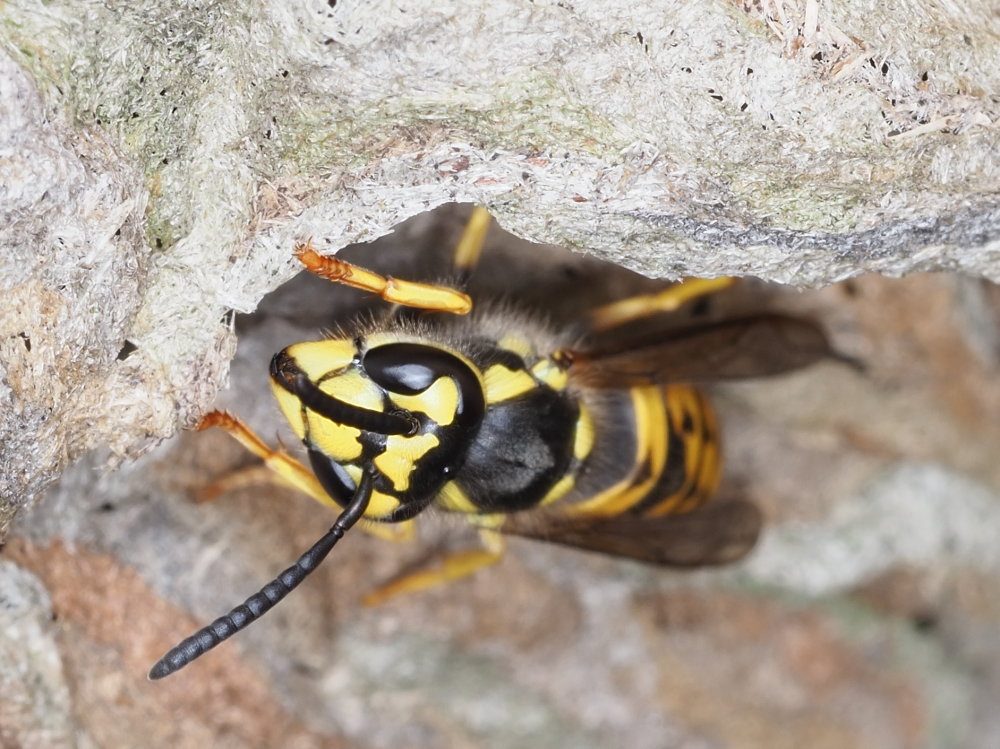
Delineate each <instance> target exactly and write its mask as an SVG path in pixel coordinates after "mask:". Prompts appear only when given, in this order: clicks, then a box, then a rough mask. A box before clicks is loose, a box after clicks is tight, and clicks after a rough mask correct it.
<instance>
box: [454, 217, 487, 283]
mask: <svg viewBox="0 0 1000 749" xmlns="http://www.w3.org/2000/svg"><path fill="white" fill-rule="evenodd" d="M491 221H492V218H490V214H489V211H487V210H486V209H485V208H483V207H482V206H479V205H477V206H476V207H475V208H473V209H472V215H471V216H469V220H468V222H466V224H465V229H464V231H463V232H462V237H461V238H460V239H459V240H458V244H456V245H455V254H454V256H453V257H452V262H451V264H452V268H453V269H454V271H455V275H456V276H457V277H458V283H459V285H460V286H463V287H464V286H465V284H466V283H467V282H468V280H469V277H470V276H471V275H472V271H473V270H475V268H476V265H477V264H478V263H479V256H480V255H481V254H482V252H483V244H484V242H485V241H486V232H487V231H489V228H490V222H491Z"/></svg>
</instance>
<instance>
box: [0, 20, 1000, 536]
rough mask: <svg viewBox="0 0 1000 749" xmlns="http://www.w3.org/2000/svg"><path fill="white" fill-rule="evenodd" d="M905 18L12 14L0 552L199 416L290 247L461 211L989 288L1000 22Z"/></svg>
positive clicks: (652, 267) (665, 270)
mask: <svg viewBox="0 0 1000 749" xmlns="http://www.w3.org/2000/svg"><path fill="white" fill-rule="evenodd" d="M919 10H920V12H919V13H916V12H908V13H905V14H900V13H896V12H895V11H894V10H892V9H885V8H883V7H882V6H877V5H876V6H871V5H870V4H868V3H863V2H843V3H837V4H836V5H835V6H832V5H831V6H820V5H819V4H818V3H817V2H814V1H813V0H806V1H805V2H800V3H795V2H780V0H779V1H778V2H765V3H763V4H761V5H759V6H758V5H757V4H746V5H740V4H737V3H724V2H717V3H714V4H711V3H658V4H653V5H650V4H649V3H641V2H626V3H617V4H613V5H611V6H609V5H608V4H607V3H598V2H575V3H573V4H572V5H570V4H567V3H554V2H553V3H532V2H527V0H517V1H509V2H503V1H502V0H501V1H500V2H497V1H496V0H492V1H491V2H481V3H480V2H476V3H462V4H460V5H457V6H453V7H450V9H447V10H442V6H440V4H439V3H431V2H411V3H405V4H403V3H395V2H390V1H388V0H385V1H384V2H363V3H362V2H343V1H342V2H338V3H326V2H302V1H300V2H294V3H288V2H272V3H268V2H249V1H248V2H243V3H203V4H199V5H198V6H197V7H194V6H187V7H183V8H182V7H180V6H176V5H173V4H169V3H168V4H163V3H152V2H139V3H134V4H131V5H121V4H118V5H115V6H111V7H108V6H95V5H93V4H91V3H80V2H78V1H75V2H74V1H71V0H66V1H65V2H52V3H47V4H45V6H44V9H42V7H41V6H38V5H37V4H28V6H27V7H21V6H20V5H18V4H17V3H8V4H6V5H4V7H3V10H2V11H0V13H2V16H0V17H2V19H3V25H2V32H0V33H2V34H3V36H4V39H5V42H6V44H5V45H4V52H3V54H4V55H5V57H4V59H3V62H2V66H0V148H2V153H0V169H2V183H0V194H2V197H0V201H2V202H0V208H2V210H3V212H4V223H3V226H2V227H0V236H2V242H3V249H4V252H3V256H2V258H0V262H2V264H3V266H2V270H0V273H2V275H0V278H2V284H3V292H4V301H5V304H4V307H3V311H2V317H0V352H2V353H0V357H2V358H0V365H2V368H3V379H2V381H0V408H2V413H3V425H2V427H0V444H2V446H3V447H2V451H3V452H2V455H0V457H2V465H3V467H4V477H3V482H2V483H0V502H2V505H3V506H2V507H0V531H2V529H3V528H4V527H5V526H6V524H7V522H9V519H10V517H11V515H12V512H13V510H14V509H15V508H16V507H18V506H21V505H23V504H25V503H27V502H28V501H30V500H31V498H32V497H34V496H36V495H37V493H38V492H39V491H40V490H41V489H42V488H43V487H44V486H45V485H46V484H47V483H48V482H50V481H51V480H52V479H54V478H55V477H56V476H57V475H58V473H59V470H60V469H61V468H62V467H63V466H64V465H65V464H66V463H67V462H68V461H71V460H73V459H74V458H75V457H77V456H79V455H80V454H81V452H83V451H85V450H88V449H92V448H94V447H97V446H100V445H109V446H110V447H111V449H112V452H113V453H114V454H116V455H124V454H129V453H135V452H137V451H139V450H141V449H142V448H143V446H145V445H149V444H153V443H155V442H156V441H157V440H159V439H162V438H164V437H166V436H169V435H170V434H171V433H173V432H174V431H175V430H176V429H177V428H178V427H179V426H183V425H187V424H190V423H191V422H192V421H193V420H194V418H196V416H197V415H198V414H199V413H200V412H202V411H203V410H204V409H205V408H207V407H208V406H209V404H210V403H211V402H212V400H213V398H214V396H215V393H216V391H217V389H218V388H219V386H220V384H221V383H222V382H223V381H224V379H225V374H226V371H227V366H228V360H229V358H230V356H231V352H232V348H233V340H232V336H231V334H230V331H229V329H228V327H227V325H226V322H225V320H224V317H225V313H226V311H227V310H229V309H236V310H239V311H248V310H251V309H253V308H254V307H255V306H256V304H257V303H258V301H259V300H260V298H261V297H262V296H263V295H264V294H265V293H267V292H268V291H270V290H271V289H273V288H275V287H276V286H277V285H279V284H280V283H282V282H283V281H285V280H287V279H288V278H289V277H290V276H291V275H292V274H293V273H294V272H295V267H294V263H293V262H292V261H291V260H290V255H289V250H290V247H291V246H292V244H293V242H294V240H295V239H296V238H304V237H308V236H312V237H314V238H315V240H316V244H317V246H318V247H319V248H320V249H322V250H323V251H326V252H332V251H335V250H337V249H339V248H340V247H343V246H345V245H347V244H349V243H352V242H356V241H359V240H365V239H370V238H374V237H377V236H379V235H381V234H383V233H385V232H387V231H389V230H390V228H391V227H392V226H393V225H394V224H396V223H398V222H399V221H401V220H402V219H404V218H406V217H408V216H411V215H413V214H415V213H418V212H420V211H423V210H426V209H429V208H431V207H433V206H436V205H439V204H441V203H444V202H448V201H468V202H480V203H484V204H486V205H488V206H489V207H490V208H491V209H492V210H493V212H494V213H495V214H496V215H497V216H498V217H499V219H500V220H501V222H502V223H503V224H504V226H505V227H506V228H508V229H510V230H512V231H514V232H516V233H518V234H521V235H523V236H526V237H530V238H533V239H537V240H540V241H546V242H551V243H554V244H561V245H566V246H569V247H572V248H575V249H580V250H586V251H590V252H595V253H597V254H600V255H602V256H604V257H606V258H610V259H614V260H616V261H618V262H620V263H622V264H625V265H628V266H631V267H633V268H636V269H638V270H641V271H643V272H646V273H648V274H655V275H659V276H669V277H676V276H680V275H686V274H700V275H719V274H738V275H742V274H751V275H757V276H762V277H765V278H771V279H776V280H781V281H786V282H790V283H797V284H820V283H824V282H830V281H834V280H837V279H841V278H845V277H847V276H850V275H852V274H856V273H860V272H862V271H865V270H874V271H878V272H883V273H889V274H900V273H905V272H908V271H912V270H917V269H961V270H963V271H966V272H969V273H975V274H981V275H984V276H987V277H990V278H993V279H1000V262H998V261H1000V241H998V236H1000V211H998V205H1000V195H998V192H1000V191H998V172H1000V169H998V164H997V161H998V158H1000V156H998V154H1000V149H998V140H1000V139H998V128H997V121H998V117H1000V112H998V110H1000V103H998V100H997V92H998V91H1000V85H998V78H1000V43H998V39H1000V21H998V18H997V16H996V14H995V8H994V4H993V3H992V2H989V1H988V0H979V1H978V2H977V1H975V0H970V1H969V2H965V3H963V4H944V5H927V6H924V7H921V8H920V9H919ZM890 16H891V19H889V20H891V22H887V19H888V18H889V17H890ZM126 341H129V342H130V343H131V344H134V346H135V347H136V350H135V351H134V352H133V353H132V354H131V355H130V356H128V357H127V358H123V359H119V358H118V355H119V352H121V353H122V354H124V353H125V350H123V346H125V342H126Z"/></svg>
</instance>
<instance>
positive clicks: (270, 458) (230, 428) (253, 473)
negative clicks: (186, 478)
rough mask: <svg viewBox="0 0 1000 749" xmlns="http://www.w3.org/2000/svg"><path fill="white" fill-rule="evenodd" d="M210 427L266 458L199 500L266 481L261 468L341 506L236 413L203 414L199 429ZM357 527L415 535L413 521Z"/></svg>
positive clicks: (394, 537) (400, 536) (389, 535)
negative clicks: (233, 414)
mask: <svg viewBox="0 0 1000 749" xmlns="http://www.w3.org/2000/svg"><path fill="white" fill-rule="evenodd" d="M210 427H219V428H220V429H224V430H225V431H226V432H228V433H229V434H230V435H231V436H232V437H233V439H235V440H236V441H237V442H239V443H240V444H241V445H243V446H244V447H245V448H246V449H247V450H249V451H250V452H252V453H253V454H254V455H256V456H257V457H258V458H261V459H262V460H263V461H264V465H263V466H251V467H250V468H246V469H242V470H238V471H235V472H233V473H230V474H228V475H226V476H223V477H222V478H221V479H219V480H218V481H216V482H213V483H212V484H210V485H209V486H208V487H206V488H205V489H204V490H202V491H201V492H199V493H198V500H199V501H202V502H204V501H208V500H211V499H214V498H215V497H217V496H219V495H220V494H222V493H223V492H226V491H230V490H232V489H238V488H242V487H245V486H248V485H250V484H251V483H255V482H258V481H261V480H266V479H263V478H262V476H261V468H266V469H267V470H268V471H270V473H271V477H270V480H271V481H275V482H277V483H279V484H283V485H285V486H290V487H292V488H293V489H298V490H299V491H301V492H303V493H305V494H308V495H309V496H310V497H312V498H313V499H314V500H316V501H317V502H319V503H320V504H322V505H326V506H327V507H332V508H334V509H336V510H341V509H342V508H341V507H340V505H338V504H337V503H336V502H334V501H333V499H332V498H331V497H330V495H329V494H327V493H326V490H325V489H324V488H323V486H322V485H321V484H320V483H319V480H318V479H317V478H316V476H315V475H313V472H312V471H310V470H309V469H308V468H306V467H305V466H304V465H302V464H301V463H300V462H299V461H297V460H296V459H295V458H293V457H292V456H291V455H289V454H288V453H286V452H284V451H282V450H274V449H272V448H271V447H269V446H268V445H267V443H265V442H264V440H262V439H261V438H260V437H258V436H257V435H256V434H254V433H253V430H251V429H250V427H248V426H247V425H246V424H244V423H243V422H242V421H240V420H239V419H237V418H236V417H235V416H232V415H231V414H228V413H226V412H225V411H209V412H208V413H207V414H205V415H204V416H203V417H201V421H199V422H198V429H199V430H202V429H208V428H210ZM358 527H359V528H361V529H362V530H364V531H366V532H367V533H370V534H371V535H373V536H378V537H379V538H384V539H387V540H390V541H402V540H407V539H409V538H412V537H413V534H414V525H413V523H412V522H411V521H404V522H402V523H394V524H392V525H388V524H386V523H375V522H372V521H365V520H362V521H361V522H360V523H359V524H358Z"/></svg>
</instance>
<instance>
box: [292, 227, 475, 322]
mask: <svg viewBox="0 0 1000 749" xmlns="http://www.w3.org/2000/svg"><path fill="white" fill-rule="evenodd" d="M295 257H297V258H298V259H299V261H300V262H301V263H302V264H303V265H304V266H305V267H306V270H308V271H309V272H310V273H315V274H316V275H317V276H320V277H321V278H325V279H326V280H328V281H333V282H334V283H342V284H344V285H346V286H351V287H353V288H355V289H362V290H364V291H370V292H372V293H374V294H378V295H379V296H380V297H382V298H383V299H384V300H385V301H387V302H392V303H393V304H402V305H405V306H407V307H416V308H417V309H425V310H431V311H434V312H451V313H453V314H456V315H466V314H468V313H469V312H470V311H471V310H472V300H471V299H470V298H469V296H468V295H467V294H465V293H463V292H461V291H458V290H456V289H450V288H448V287H447V286H435V285H434V284H428V283H417V282H416V281H403V280H401V279H398V278H393V277H392V276H380V275H379V274H378V273H374V272H372V271H370V270H365V269H364V268H361V267H359V266H357V265H354V264H352V263H348V262H347V261H346V260H340V259H338V258H335V257H325V256H323V255H320V254H319V253H318V252H316V251H315V250H314V249H313V248H312V246H311V245H310V244H309V243H308V242H306V243H305V244H300V245H298V246H297V247H296V248H295Z"/></svg>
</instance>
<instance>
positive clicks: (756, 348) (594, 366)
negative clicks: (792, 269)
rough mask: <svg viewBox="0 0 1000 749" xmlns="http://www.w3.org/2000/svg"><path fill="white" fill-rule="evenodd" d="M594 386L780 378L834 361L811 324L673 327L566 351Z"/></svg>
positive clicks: (749, 320)
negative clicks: (626, 340) (644, 336)
mask: <svg viewBox="0 0 1000 749" xmlns="http://www.w3.org/2000/svg"><path fill="white" fill-rule="evenodd" d="M563 354H564V356H565V358H566V359H567V360H568V362H569V370H570V372H571V374H572V375H573V377H574V378H576V379H577V380H578V381H579V382H581V383H582V384H584V385H588V386H590V387H636V386H641V385H655V384H662V383H667V382H704V381H711V380H722V379H734V378H741V377H762V376H766V375H774V374H780V373H782V372H789V371H791V370H793V369H798V368H800V367H804V366H806V365H809V364H812V363H814V362H816V361H818V360H819V359H822V358H824V357H829V356H834V354H833V352H832V351H831V349H830V345H829V343H828V342H827V339H826V335H825V334H824V333H823V330H822V329H821V328H820V327H819V326H817V325H816V324H814V323H812V322H809V321H808V320H802V319H799V318H796V317H788V316H786V315H777V314H763V315H754V316H751V317H745V318H739V319H735V320H723V321H721V322H714V323H707V324H704V325H699V326H693V327H683V328H674V329H668V330H665V331H661V332H660V333H659V334H657V335H655V336H652V337H650V338H647V339H646V340H642V341H632V342H629V343H627V344H620V345H619V344H610V345H604V346H599V347H595V348H592V349H590V350H587V349H583V350H579V351H577V350H568V351H565V352H563Z"/></svg>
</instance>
